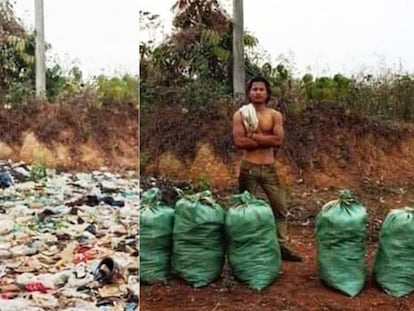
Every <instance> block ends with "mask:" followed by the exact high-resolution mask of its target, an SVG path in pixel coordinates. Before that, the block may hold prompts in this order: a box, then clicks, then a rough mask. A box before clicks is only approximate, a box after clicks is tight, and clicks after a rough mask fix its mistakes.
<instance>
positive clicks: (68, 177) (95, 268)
mask: <svg viewBox="0 0 414 311" xmlns="http://www.w3.org/2000/svg"><path fill="white" fill-rule="evenodd" d="M33 172H34V167H30V166H28V165H25V164H24V163H11V162H0V259H1V260H0V306H1V307H0V308H1V310H3V311H6V310H13V311H18V310H25V311H35V310H36V311H40V310H66V311H69V310H98V311H102V310H128V311H132V310H138V304H139V301H138V299H139V279H138V269H139V268H138V234H139V232H138V223H139V211H138V205H139V180H138V175H137V172H127V173H124V174H122V175H121V174H114V173H110V172H109V171H108V170H107V169H105V168H103V169H101V170H99V171H93V172H90V173H67V172H56V171H55V170H49V169H44V172H45V174H44V175H45V176H39V174H34V173H33ZM35 173H38V171H37V172H35Z"/></svg>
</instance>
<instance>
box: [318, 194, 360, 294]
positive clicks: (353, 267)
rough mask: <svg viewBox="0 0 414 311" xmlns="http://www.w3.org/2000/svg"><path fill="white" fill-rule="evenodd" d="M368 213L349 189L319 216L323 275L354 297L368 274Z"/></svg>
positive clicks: (336, 286)
mask: <svg viewBox="0 0 414 311" xmlns="http://www.w3.org/2000/svg"><path fill="white" fill-rule="evenodd" d="M366 224H367V213H366V210H365V207H364V206H363V205H362V204H361V203H360V202H359V201H357V200H356V199H355V198H354V196H353V195H352V193H351V192H350V191H349V190H342V191H341V192H340V195H339V199H338V200H334V201H331V202H328V203H327V204H325V205H324V206H323V207H322V210H321V211H320V212H319V214H318V216H317V217H316V242H317V263H318V268H319V274H320V277H321V279H322V280H323V281H324V282H325V283H326V284H328V285H329V286H331V287H333V288H336V289H338V290H340V291H342V292H344V293H346V294H348V295H350V296H351V297H353V296H355V295H357V294H358V293H359V292H360V291H361V290H362V288H363V287H364V283H365V278H366V273H367V271H366V261H365V253H366V248H367V242H366V239H367V234H366Z"/></svg>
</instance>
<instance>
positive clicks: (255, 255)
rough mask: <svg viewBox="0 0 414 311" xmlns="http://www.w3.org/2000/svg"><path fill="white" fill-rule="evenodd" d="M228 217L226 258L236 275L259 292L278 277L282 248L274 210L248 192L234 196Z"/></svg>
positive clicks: (226, 225) (231, 199)
mask: <svg viewBox="0 0 414 311" xmlns="http://www.w3.org/2000/svg"><path fill="white" fill-rule="evenodd" d="M230 202H231V206H230V208H229V209H228V211H227V214H226V224H225V230H226V239H227V243H228V250H227V256H228V260H229V264H230V266H231V268H232V272H233V274H234V275H235V276H236V277H237V278H238V279H239V280H241V281H243V282H244V283H246V284H247V285H248V286H249V287H250V288H252V289H254V290H257V291H260V290H262V289H264V288H265V287H267V286H268V285H270V284H271V283H272V282H273V281H274V280H275V279H276V277H277V276H278V273H279V270H280V267H281V256H280V247H279V243H278V240H277V234H276V225H275V220H274V216H273V212H272V209H271V208H270V206H269V205H268V204H267V203H266V202H265V201H263V200H260V199H257V198H255V197H254V196H252V195H251V194H250V193H249V192H248V191H245V192H243V193H242V194H238V195H233V196H232V197H231V198H230Z"/></svg>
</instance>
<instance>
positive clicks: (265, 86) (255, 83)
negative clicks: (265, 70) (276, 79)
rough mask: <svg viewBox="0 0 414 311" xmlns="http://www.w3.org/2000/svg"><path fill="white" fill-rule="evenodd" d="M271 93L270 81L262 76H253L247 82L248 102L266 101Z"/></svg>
mask: <svg viewBox="0 0 414 311" xmlns="http://www.w3.org/2000/svg"><path fill="white" fill-rule="evenodd" d="M271 95H272V91H271V89H270V83H269V81H267V80H266V79H265V78H263V77H255V78H253V79H251V80H250V81H249V83H248V84H247V88H246V96H247V98H248V99H249V102H252V103H263V102H265V103H268V102H269V100H270V96H271Z"/></svg>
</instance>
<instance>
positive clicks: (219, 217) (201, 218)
mask: <svg viewBox="0 0 414 311" xmlns="http://www.w3.org/2000/svg"><path fill="white" fill-rule="evenodd" d="M224 217H225V212H224V210H223V208H222V207H221V206H220V205H219V204H217V203H216V202H215V200H214V198H213V196H212V193H211V192H210V191H203V192H199V193H196V194H193V195H187V196H184V197H183V198H181V199H180V200H178V201H177V202H176V204H175V221H174V230H173V256H172V266H173V271H174V273H176V274H177V275H178V276H179V277H181V278H183V279H184V280H185V281H186V282H187V283H189V284H191V285H192V286H194V287H201V286H205V285H208V284H209V283H210V282H212V281H214V280H215V279H216V278H217V277H219V276H220V274H221V269H222V267H223V263H224V255H225V244H224Z"/></svg>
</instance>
